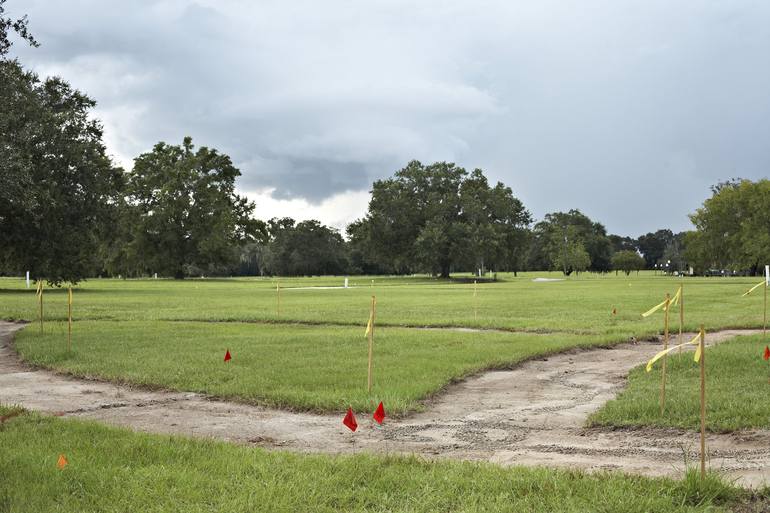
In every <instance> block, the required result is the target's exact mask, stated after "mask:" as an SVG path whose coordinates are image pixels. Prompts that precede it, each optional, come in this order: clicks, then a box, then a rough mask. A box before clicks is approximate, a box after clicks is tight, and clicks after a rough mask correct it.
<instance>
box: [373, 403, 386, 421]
mask: <svg viewBox="0 0 770 513" xmlns="http://www.w3.org/2000/svg"><path fill="white" fill-rule="evenodd" d="M372 418H373V419H374V420H376V421H377V424H382V421H383V420H385V407H384V406H383V405H382V401H380V405H379V406H378V407H377V409H376V410H374V415H372Z"/></svg>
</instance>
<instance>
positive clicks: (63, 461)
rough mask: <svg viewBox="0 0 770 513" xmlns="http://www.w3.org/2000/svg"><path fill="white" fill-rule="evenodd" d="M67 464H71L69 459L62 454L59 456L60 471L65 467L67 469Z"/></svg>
mask: <svg viewBox="0 0 770 513" xmlns="http://www.w3.org/2000/svg"><path fill="white" fill-rule="evenodd" d="M67 463H69V462H68V461H67V458H65V457H64V455H63V454H60V455H59V461H57V462H56V466H57V467H59V470H61V469H63V468H64V467H66V466H67Z"/></svg>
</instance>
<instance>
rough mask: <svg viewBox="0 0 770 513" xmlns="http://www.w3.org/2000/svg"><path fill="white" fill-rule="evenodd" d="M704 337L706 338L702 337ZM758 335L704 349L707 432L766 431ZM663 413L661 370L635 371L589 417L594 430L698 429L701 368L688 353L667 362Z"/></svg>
mask: <svg viewBox="0 0 770 513" xmlns="http://www.w3.org/2000/svg"><path fill="white" fill-rule="evenodd" d="M707 337H708V335H707ZM764 348H765V342H764V341H763V340H762V337H761V336H744V337H736V338H735V339H733V340H730V341H727V342H723V343H721V344H719V345H717V346H714V347H708V348H706V405H707V409H706V419H707V427H708V429H709V430H711V431H733V430H736V429H741V428H765V429H767V428H770V399H769V398H770V364H769V363H768V362H767V361H765V360H764V359H763V358H762V353H763V351H764ZM666 376H667V378H666V408H665V411H664V412H663V414H661V413H660V403H659V390H660V384H661V366H660V363H658V364H657V365H655V367H653V369H652V370H651V371H650V372H646V371H645V367H644V366H641V367H637V368H636V369H634V370H633V371H632V372H631V374H630V375H629V378H628V387H627V388H626V389H625V390H624V391H623V392H622V393H621V394H620V395H619V396H618V398H617V399H615V400H612V401H609V402H608V403H607V404H606V405H605V406H604V407H603V408H602V409H601V410H599V411H598V412H596V413H595V414H594V415H592V416H591V417H590V419H589V423H591V424H593V425H598V426H632V427H636V426H670V427H678V428H685V429H699V426H700V366H699V365H698V364H697V363H695V362H694V361H693V354H692V353H682V354H681V355H679V354H675V355H674V356H672V357H669V359H668V363H667V372H666Z"/></svg>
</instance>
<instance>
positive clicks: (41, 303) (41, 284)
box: [37, 282, 43, 334]
mask: <svg viewBox="0 0 770 513" xmlns="http://www.w3.org/2000/svg"><path fill="white" fill-rule="evenodd" d="M37 302H38V304H39V305H40V333H41V334H42V333H43V282H40V293H39V294H38V296H37Z"/></svg>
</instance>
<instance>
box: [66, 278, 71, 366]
mask: <svg viewBox="0 0 770 513" xmlns="http://www.w3.org/2000/svg"><path fill="white" fill-rule="evenodd" d="M71 351H72V286H70V287H69V288H68V289H67V352H68V353H69V352H71Z"/></svg>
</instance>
